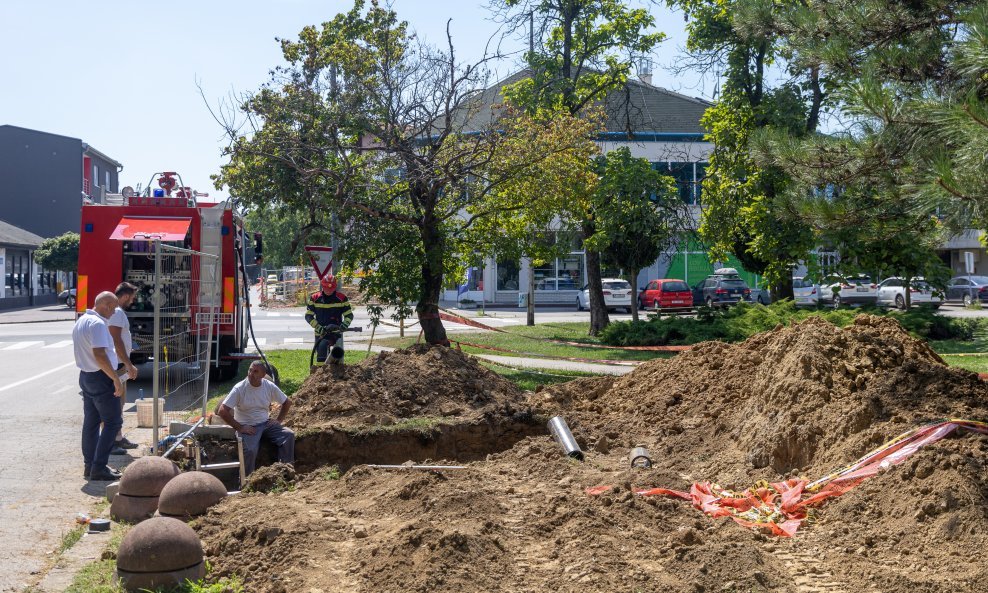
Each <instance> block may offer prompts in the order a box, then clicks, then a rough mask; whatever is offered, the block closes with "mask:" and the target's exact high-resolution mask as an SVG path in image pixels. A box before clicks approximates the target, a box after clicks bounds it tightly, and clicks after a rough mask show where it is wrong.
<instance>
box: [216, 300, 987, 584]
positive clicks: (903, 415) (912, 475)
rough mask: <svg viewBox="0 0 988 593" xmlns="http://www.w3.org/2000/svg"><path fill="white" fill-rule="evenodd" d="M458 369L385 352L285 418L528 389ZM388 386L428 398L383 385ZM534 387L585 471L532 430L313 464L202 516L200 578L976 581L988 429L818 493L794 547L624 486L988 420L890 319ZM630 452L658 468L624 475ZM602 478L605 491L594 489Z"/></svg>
mask: <svg viewBox="0 0 988 593" xmlns="http://www.w3.org/2000/svg"><path fill="white" fill-rule="evenodd" d="M430 356H431V357H432V359H433V360H434V361H436V362H434V363H432V362H429V357H430ZM402 357H404V359H403V358H402ZM389 358H394V359H396V360H395V362H389ZM405 359H407V360H405ZM440 361H443V364H442V365H437V363H439V362H440ZM389 364H395V365H396V366H395V367H389V366H388V365H389ZM461 364H462V365H463V366H461ZM468 364H470V363H469V361H467V360H466V359H463V357H462V356H461V355H459V354H457V353H455V352H449V351H441V352H440V353H439V358H436V357H435V353H433V352H431V351H430V350H429V349H420V350H418V351H413V352H412V353H410V354H404V355H401V354H394V355H391V356H389V357H385V359H384V361H380V362H369V363H368V364H367V365H366V366H365V367H362V369H363V370H362V371H361V373H360V374H358V373H356V372H355V373H354V374H353V375H350V376H348V377H347V383H348V384H350V385H349V387H348V390H347V391H345V393H346V394H347V396H346V397H345V398H343V400H344V401H345V402H347V403H346V405H345V406H342V410H341V411H340V412H327V411H324V409H323V408H321V407H320V406H321V405H322V404H321V403H320V400H319V399H318V397H317V395H318V391H313V393H311V394H309V395H307V396H306V398H307V399H305V400H303V401H300V402H299V406H300V407H299V410H305V411H306V412H307V413H309V414H311V415H312V416H313V417H314V420H313V422H314V423H315V425H317V426H326V425H330V424H332V423H333V422H343V423H348V422H359V421H361V419H362V418H363V417H364V416H362V415H366V414H371V415H373V416H375V417H376V418H385V417H387V416H392V417H394V418H395V419H396V421H398V422H399V423H400V422H401V421H403V420H414V419H415V418H417V416H416V415H417V414H427V413H434V412H435V410H441V407H442V406H443V405H450V404H455V405H457V406H461V407H462V412H461V414H460V417H462V418H465V419H466V418H471V419H473V421H474V422H476V421H477V419H478V418H483V417H484V414H486V413H488V412H490V411H491V410H492V409H493V410H495V411H496V414H497V415H498V417H503V409H504V408H503V406H504V405H505V404H508V405H509V406H510V407H511V408H512V409H523V408H524V404H523V397H524V394H519V393H518V391H517V390H515V389H513V388H512V389H508V388H506V387H505V388H504V389H503V390H502V389H501V388H500V387H498V388H495V389H491V390H490V391H491V396H490V397H489V398H488V399H487V400H484V399H481V400H480V401H477V402H474V401H473V397H474V396H475V393H476V389H474V390H473V391H467V390H466V385H468V384H469V380H468V379H466V378H465V377H466V375H467V373H459V372H458V371H459V370H460V369H463V368H468V367H467V366H466V365H468ZM375 365H380V366H381V367H382V368H386V369H391V370H395V369H398V368H400V369H401V372H403V373H410V374H411V376H409V375H405V376H404V377H397V376H391V375H388V376H382V375H381V373H380V372H377V371H376V368H375ZM437 366H439V367H441V368H440V369H439V370H437V369H436V368H435V367H437ZM351 370H354V371H357V370H358V369H356V368H355V369H351ZM481 370H482V369H481ZM416 373H419V375H416ZM433 377H442V381H438V382H437V381H436V380H435V379H434V378H433ZM401 379H404V380H405V381H402V380H401ZM319 380H320V381H322V380H325V381H328V378H322V377H320V379H319ZM457 381H459V383H457ZM402 384H404V385H411V384H414V385H415V386H416V387H415V388H416V389H421V395H420V394H416V393H413V392H411V391H402V392H398V391H394V392H392V391H391V390H395V389H397V388H398V387H397V386H398V385H402ZM314 385H315V382H313V385H308V384H307V385H306V388H309V387H314ZM326 385H328V383H326ZM372 386H373V387H372ZM456 386H459V387H456ZM444 387H445V388H446V389H443V388H444ZM451 387H456V388H451ZM322 389H325V387H323V388H322ZM481 391H482V390H481ZM385 392H387V393H394V394H395V395H393V396H391V397H389V398H383V397H382V393H385ZM398 393H401V394H403V395H404V397H398V396H397V394H398ZM451 394H452V395H451ZM528 396H529V399H530V401H531V403H532V406H533V408H534V410H535V411H536V412H541V413H543V414H547V415H548V414H555V413H562V414H564V415H565V417H566V418H567V420H568V421H569V424H570V426H571V427H572V428H573V432H574V434H575V435H576V437H577V439H578V441H580V442H581V445H582V446H583V447H584V449H585V450H586V452H587V461H586V462H585V463H578V462H575V461H572V460H570V459H567V458H564V457H563V456H562V455H561V452H560V450H559V448H558V447H557V446H556V445H555V444H554V443H553V442H552V440H551V438H549V437H547V436H531V437H529V438H525V439H523V440H520V441H518V442H516V443H515V444H514V445H513V446H512V447H511V448H510V449H508V450H505V451H503V452H500V453H493V454H491V455H488V456H487V457H486V459H484V458H483V457H481V458H480V459H484V460H483V461H478V462H475V463H469V464H467V468H466V469H464V470H448V471H445V472H442V473H425V472H418V471H414V470H407V469H405V470H398V471H385V470H373V469H370V468H367V467H356V468H354V469H353V470H351V471H349V472H346V473H345V474H344V475H343V477H342V478H339V479H337V477H338V475H339V474H337V473H335V472H332V471H326V470H324V469H322V470H317V471H314V472H310V473H308V474H306V475H305V476H303V477H301V478H300V479H299V480H298V481H297V482H296V483H295V484H294V489H285V490H282V491H280V492H277V493H272V494H268V495H260V494H251V495H246V496H240V497H231V498H230V499H228V500H226V501H224V503H222V504H221V505H220V507H219V508H216V509H214V510H212V511H210V514H209V515H207V516H206V517H204V518H203V519H201V520H200V521H199V523H198V527H197V529H198V531H199V533H200V535H201V537H202V538H203V544H204V546H205V549H206V552H207V558H208V560H209V561H210V563H211V564H212V565H213V566H214V567H215V572H214V575H215V576H223V575H225V574H230V573H234V572H236V573H239V574H241V575H242V576H243V577H244V578H245V579H246V580H247V583H248V585H247V588H248V590H250V591H258V592H261V593H268V592H272V593H274V592H282V591H295V590H300V591H457V592H465V593H474V592H480V591H506V592H519V593H520V592H527V591H546V590H558V591H639V590H642V591H644V590H656V591H658V590H663V591H674V592H680V591H683V592H713V591H734V592H741V591H793V592H800V593H810V592H814V593H822V592H834V593H836V592H841V591H842V592H848V593H849V592H852V591H855V592H857V591H866V592H878V591H881V592H886V593H887V592H899V591H902V592H905V591H923V592H933V591H965V592H966V591H971V592H973V591H981V590H983V583H984V582H985V578H986V577H988V569H986V568H985V566H986V564H985V560H986V557H985V550H986V543H988V542H986V536H985V534H986V533H988V466H986V464H985V454H986V452H988V441H986V439H983V438H980V437H977V436H970V435H969V436H961V437H960V438H952V439H947V440H945V441H941V442H939V443H936V444H935V445H932V446H930V447H928V448H926V449H924V450H922V451H920V452H919V453H917V454H916V455H914V456H913V458H911V459H910V460H908V461H907V462H906V463H904V464H903V465H901V466H897V467H894V468H891V469H889V470H888V471H887V472H885V473H883V474H881V475H879V476H877V477H875V478H873V479H871V480H869V481H867V482H865V483H864V484H863V485H861V486H859V487H857V488H856V489H854V490H852V491H851V492H849V493H847V494H845V495H844V496H843V497H841V498H838V499H836V500H834V501H831V502H829V503H828V504H827V505H826V506H825V507H823V508H821V509H819V510H818V511H817V512H816V513H815V516H814V517H813V521H812V522H811V523H810V524H809V525H807V526H805V527H804V529H802V530H801V531H800V532H798V533H797V535H796V537H794V538H792V539H777V538H769V537H766V536H764V535H762V534H760V533H757V532H755V531H753V530H748V529H744V528H741V527H739V526H737V525H736V524H734V523H733V522H730V521H729V520H723V519H721V520H714V519H709V518H707V517H705V516H703V515H701V514H699V513H698V512H697V511H695V510H694V509H692V508H691V507H690V506H689V505H688V504H686V503H683V502H681V501H676V500H671V499H656V498H647V499H643V498H641V497H639V496H636V495H635V494H633V491H634V490H636V489H638V488H644V487H649V486H665V487H671V488H678V489H685V488H686V487H687V486H688V484H689V483H690V482H691V481H695V480H705V479H709V480H714V481H717V482H719V483H721V484H723V485H725V486H737V487H740V488H743V487H747V486H750V485H752V484H753V483H754V481H755V480H757V479H769V480H777V479H779V478H781V477H783V476H792V475H800V476H805V477H808V478H816V477H820V476H822V475H823V474H825V473H827V472H828V471H829V470H831V469H834V468H835V467H837V466H840V465H843V464H845V463H848V462H851V461H853V460H855V459H856V458H857V457H859V456H860V455H862V454H864V453H866V452H867V451H869V450H870V449H872V448H874V447H876V446H878V445H879V444H881V443H882V442H884V441H885V440H886V439H888V438H889V437H892V436H894V435H897V434H899V433H901V432H904V431H906V430H908V429H910V428H912V427H913V426H915V425H916V424H917V423H919V422H923V421H927V420H931V419H934V418H940V417H951V416H952V417H966V418H973V419H985V418H986V417H988V405H986V404H988V389H986V387H985V385H984V384H983V383H982V382H980V381H979V380H978V379H977V377H976V376H974V375H973V374H971V373H968V372H966V371H958V370H954V369H949V368H947V367H946V366H944V365H943V364H942V362H941V361H940V360H939V358H938V357H937V356H936V354H934V353H933V352H932V351H930V350H929V349H928V348H927V347H926V346H925V345H924V344H923V343H921V342H917V341H915V340H913V339H911V338H910V337H909V336H908V335H907V334H906V333H905V332H904V331H902V329H901V328H900V327H899V326H898V325H897V324H896V323H895V322H894V321H890V320H883V319H876V318H873V317H860V318H859V319H858V320H857V322H856V323H855V324H854V325H852V326H851V327H848V328H846V329H843V330H842V329H838V328H835V327H833V326H831V325H829V324H827V323H825V322H821V321H814V320H811V321H807V322H804V323H802V324H799V325H795V326H793V327H789V328H777V329H776V330H775V331H773V332H768V333H766V334H762V335H759V336H755V337H753V338H752V339H750V340H748V341H747V342H745V343H742V344H736V345H725V344H716V343H708V344H703V345H700V346H699V347H697V348H696V349H695V350H694V351H692V352H689V353H685V354H683V355H680V356H679V357H677V358H675V359H672V360H668V361H655V362H650V363H647V364H645V365H642V367H640V368H639V369H637V370H636V371H635V372H633V373H631V374H629V375H626V376H625V377H622V378H620V379H612V378H600V379H580V380H577V381H572V382H569V383H566V384H562V385H558V386H555V387H553V388H549V389H545V390H542V391H540V392H539V393H536V394H528ZM375 397H376V398H377V399H374V398H375ZM416 398H418V400H417V399H416ZM401 401H412V402H413V407H409V406H408V405H407V404H406V405H404V406H401V407H399V406H398V403H399V402H401ZM364 406H367V407H368V408H369V409H371V411H370V412H367V411H365V410H366V408H364ZM498 410H500V411H498ZM399 412H400V413H407V414H409V415H408V416H402V415H400V414H399ZM526 413H527V412H526ZM337 414H341V415H337ZM299 415H300V416H301V415H302V414H301V413H300V414H299ZM301 440H302V439H300V442H301ZM638 444H644V445H646V446H647V447H648V448H649V449H650V451H651V453H652V459H653V461H654V464H655V465H654V467H653V468H651V469H648V470H632V469H630V468H629V467H628V465H629V462H628V458H627V455H628V450H629V448H630V447H632V446H634V445H638ZM365 446H374V444H372V443H365ZM405 446H406V447H407V446H410V445H409V444H408V443H405ZM492 450H495V449H492ZM354 451H356V449H354ZM434 458H435V459H439V458H441V457H439V456H437V457H434ZM451 458H455V459H460V457H458V456H453V457H451ZM601 484H607V485H611V488H610V489H609V490H608V491H607V492H606V493H604V494H603V495H601V496H588V495H587V494H586V492H585V489H586V488H587V487H590V486H598V485H601ZM273 575H277V577H275V576H273Z"/></svg>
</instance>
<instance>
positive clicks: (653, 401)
mask: <svg viewBox="0 0 988 593" xmlns="http://www.w3.org/2000/svg"><path fill="white" fill-rule="evenodd" d="M986 396H988V388H986V387H985V385H984V383H983V382H981V381H980V380H978V378H977V376H976V375H975V374H973V373H970V372H968V371H964V370H958V369H951V368H948V367H947V366H946V365H945V364H944V363H943V361H942V359H940V357H939V356H938V355H937V354H936V353H935V352H933V351H932V350H931V349H930V348H929V346H927V345H926V343H924V342H921V341H919V340H916V339H913V338H912V337H910V336H909V335H908V333H906V332H905V331H904V330H903V329H902V327H901V326H900V325H899V324H898V322H896V321H895V320H894V319H889V318H882V317H875V316H869V315H862V316H859V317H858V318H857V319H856V320H855V322H854V324H852V325H850V326H848V327H846V328H844V329H841V328H837V327H835V326H834V325H832V324H830V323H828V322H826V321H824V320H822V319H820V318H810V319H808V320H806V321H804V322H802V323H799V324H795V325H793V326H791V327H785V328H784V327H777V328H776V329H775V330H773V331H771V332H766V333H763V334H759V335H756V336H753V337H752V338H750V339H749V340H747V341H745V342H743V343H740V344H724V343H720V342H706V343H703V344H700V345H698V346H697V347H696V348H694V349H693V350H692V351H690V352H686V353H684V354H681V355H679V356H677V357H676V358H674V359H669V360H656V361H652V362H649V363H647V364H644V365H642V366H641V367H640V368H638V369H636V370H635V371H634V372H632V373H630V374H628V375H625V376H624V377H621V378H620V379H616V380H611V379H590V380H586V381H584V383H583V384H582V385H578V384H576V383H575V382H574V383H564V384H561V385H558V386H555V387H552V388H549V389H547V390H545V391H543V392H542V393H540V394H538V395H537V396H536V402H537V405H538V406H539V407H542V408H544V410H545V411H546V412H547V413H562V414H564V415H565V416H566V417H567V419H568V420H569V422H570V424H571V425H572V426H573V428H574V431H575V433H576V434H577V437H578V439H579V438H582V439H583V440H584V441H585V442H587V443H589V444H594V443H596V441H598V440H600V439H601V438H603V439H609V440H616V441H617V442H619V443H620V444H621V445H622V446H625V447H630V446H633V445H634V444H635V443H637V442H643V443H647V444H650V445H651V446H653V447H655V448H656V453H661V454H662V456H663V457H664V458H666V459H668V460H669V463H670V464H671V465H672V466H673V467H674V468H675V469H677V470H678V471H680V472H681V473H684V474H688V475H694V476H698V477H699V476H718V478H719V479H720V480H722V483H724V482H727V483H733V482H738V483H745V482H748V481H750V480H752V479H760V478H770V477H771V478H775V477H778V476H780V475H786V474H791V473H803V474H814V473H822V472H825V471H826V470H828V469H831V468H833V467H834V466H835V465H842V464H844V463H847V462H849V461H853V460H854V459H857V458H858V457H859V456H860V455H862V454H864V453H866V452H867V451H868V450H870V449H872V448H874V447H875V446H877V445H879V444H881V443H883V442H885V440H887V439H888V438H890V437H892V436H894V435H896V434H899V433H901V432H904V431H906V430H908V429H909V428H912V427H913V426H915V425H916V424H917V423H920V422H923V421H929V420H932V419H935V418H943V417H974V418H981V417H983V416H984V412H985V408H984V406H985V402H986V401H988V399H986ZM702 452H706V454H703V453H702ZM714 453H716V455H714Z"/></svg>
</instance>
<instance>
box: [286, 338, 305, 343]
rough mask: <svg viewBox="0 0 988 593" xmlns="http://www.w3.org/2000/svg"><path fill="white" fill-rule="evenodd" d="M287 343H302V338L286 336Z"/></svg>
mask: <svg viewBox="0 0 988 593" xmlns="http://www.w3.org/2000/svg"><path fill="white" fill-rule="evenodd" d="M284 343H285V344H301V343H302V338H285V342H284Z"/></svg>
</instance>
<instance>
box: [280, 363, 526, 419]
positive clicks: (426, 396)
mask: <svg viewBox="0 0 988 593" xmlns="http://www.w3.org/2000/svg"><path fill="white" fill-rule="evenodd" d="M293 401H294V406H295V407H294V410H293V411H292V414H291V424H290V426H291V427H292V428H294V429H295V430H296V431H311V430H313V429H317V428H320V427H326V426H335V427H353V426H360V427H366V426H370V425H383V426H390V425H394V424H397V423H399V422H401V421H402V420H405V419H410V418H454V419H455V420H456V421H458V422H472V421H476V420H478V419H481V418H483V417H485V416H487V417H495V416H502V417H509V418H511V417H527V416H529V415H530V410H529V408H528V405H527V403H526V401H525V394H524V393H523V392H522V391H521V390H520V389H518V387H517V386H516V385H515V384H514V383H512V382H510V381H508V380H506V379H504V378H502V377H501V376H500V375H498V374H497V373H494V372H492V371H490V370H488V369H487V368H485V367H483V366H481V365H480V364H478V363H477V361H476V359H474V358H471V357H469V356H466V355H464V354H463V353H461V352H458V351H456V350H451V349H449V348H442V347H434V346H427V345H424V344H422V345H416V346H412V347H410V348H407V349H404V350H397V351H395V352H382V353H380V354H378V355H376V356H372V357H369V358H366V359H365V360H363V361H361V362H360V363H359V364H356V365H352V366H348V367H347V368H346V371H345V376H344V377H343V378H342V379H341V378H337V377H336V376H334V374H333V369H332V368H331V366H330V365H324V366H322V367H320V368H319V369H317V370H316V372H315V373H313V374H312V375H311V376H310V377H309V378H308V379H306V381H305V383H303V384H302V387H301V388H300V389H299V390H298V392H296V394H295V396H294V397H293Z"/></svg>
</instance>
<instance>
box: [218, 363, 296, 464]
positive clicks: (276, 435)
mask: <svg viewBox="0 0 988 593" xmlns="http://www.w3.org/2000/svg"><path fill="white" fill-rule="evenodd" d="M266 374H267V368H266V366H265V364H264V362H263V361H260V360H255V361H254V362H252V363H250V368H249V369H248V370H247V378H246V379H244V380H243V381H241V382H239V383H237V384H236V385H234V386H233V389H231V390H230V394H229V395H227V396H226V399H224V400H223V403H221V404H220V405H219V406H218V407H217V408H216V414H217V415H218V416H219V417H220V418H222V419H223V420H225V421H226V423H227V424H229V425H230V426H232V427H233V428H234V430H236V431H237V432H238V433H240V438H241V440H242V441H243V444H244V472H245V473H246V474H247V475H250V473H251V472H253V471H254V465H255V464H256V462H257V451H258V449H259V448H260V444H261V439H262V438H265V437H266V438H268V439H269V440H271V441H272V442H274V444H275V445H277V446H278V461H281V462H283V463H295V433H294V432H292V431H291V430H290V429H288V428H285V427H284V426H282V425H281V423H282V422H283V421H284V420H285V416H286V415H287V414H288V410H290V409H291V407H292V401H291V400H290V399H288V397H287V396H286V395H285V394H284V393H283V392H282V391H281V389H279V388H278V386H277V385H275V384H274V383H272V382H271V381H268V380H267V379H265V378H264V375H266ZM273 403H277V404H280V406H281V408H280V411H279V412H278V419H277V420H272V419H271V417H270V411H271V404H273Z"/></svg>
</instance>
